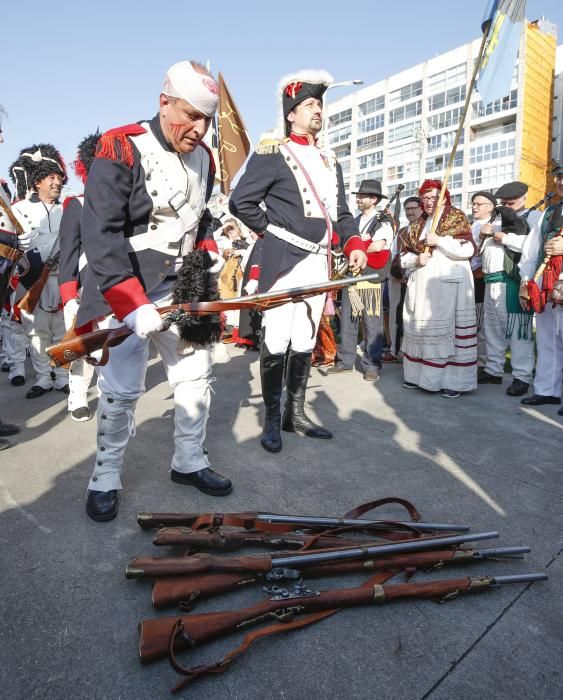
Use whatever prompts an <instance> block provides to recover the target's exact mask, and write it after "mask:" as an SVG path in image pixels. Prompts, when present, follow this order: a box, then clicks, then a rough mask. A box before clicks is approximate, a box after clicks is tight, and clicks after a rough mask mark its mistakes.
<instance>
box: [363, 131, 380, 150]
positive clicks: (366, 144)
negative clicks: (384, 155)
mask: <svg viewBox="0 0 563 700" xmlns="http://www.w3.org/2000/svg"><path fill="white" fill-rule="evenodd" d="M378 146H383V132H382V131H380V132H379V134H372V135H371V136H364V137H363V138H361V139H358V140H357V141H356V150H357V151H360V152H361V151H369V150H370V148H377V147H378Z"/></svg>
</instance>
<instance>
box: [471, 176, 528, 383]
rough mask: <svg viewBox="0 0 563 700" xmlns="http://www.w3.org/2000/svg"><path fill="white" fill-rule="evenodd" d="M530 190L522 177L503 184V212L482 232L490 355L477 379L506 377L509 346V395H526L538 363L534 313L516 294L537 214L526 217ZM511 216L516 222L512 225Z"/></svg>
mask: <svg viewBox="0 0 563 700" xmlns="http://www.w3.org/2000/svg"><path fill="white" fill-rule="evenodd" d="M527 192H528V186H527V185H526V184H525V183H524V182H508V183H506V184H504V185H502V187H499V189H498V190H497V192H496V198H497V200H500V202H501V210H503V213H502V215H501V212H499V215H498V216H497V217H496V218H495V220H494V221H492V222H486V223H484V224H483V225H482V226H481V232H480V237H481V239H482V245H481V257H482V270H483V274H484V280H485V295H484V330H485V338H486V347H487V350H486V354H487V359H486V363H485V367H484V369H481V370H480V371H479V374H478V379H477V381H478V382H479V384H500V383H502V377H503V375H504V363H505V355H506V351H507V350H508V349H510V352H511V364H512V383H511V384H510V386H509V387H508V389H507V390H506V393H507V394H508V395H509V396H522V395H523V394H525V393H526V392H527V391H528V388H529V385H530V382H531V381H532V377H533V371H534V363H535V357H534V345H533V339H532V317H531V314H530V313H528V312H526V311H524V310H523V309H522V308H521V306H520V303H519V300H518V289H519V282H520V276H519V273H518V262H519V261H520V255H521V253H522V248H523V247H524V243H525V240H526V236H527V234H528V231H529V230H530V227H529V225H528V224H532V222H535V221H536V217H535V216H531V215H530V219H531V220H530V221H529V222H526V219H527V218H528V210H527V209H526V206H525V205H526V194H527ZM519 217H520V218H519ZM509 219H511V220H512V223H513V225H510V227H509V225H508V220H509ZM519 224H520V225H519ZM509 229H510V230H509Z"/></svg>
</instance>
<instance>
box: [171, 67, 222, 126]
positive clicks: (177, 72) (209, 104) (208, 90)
mask: <svg viewBox="0 0 563 700" xmlns="http://www.w3.org/2000/svg"><path fill="white" fill-rule="evenodd" d="M162 92H163V93H164V94H165V95H168V96H169V97H179V98H181V99H184V100H186V102H189V103H190V104H191V105H192V107H195V108H196V109H197V110H198V111H200V112H201V113H202V114H205V115H206V116H207V117H211V116H213V114H215V110H216V109H217V102H218V100H219V89H218V87H217V83H216V82H215V81H214V80H213V78H212V77H211V76H210V75H206V74H203V73H198V72H197V71H196V70H195V69H194V67H193V66H192V64H191V63H190V62H189V61H180V63H175V64H174V65H173V66H171V67H170V68H169V69H168V71H167V72H166V75H165V76H164V85H163V86H162Z"/></svg>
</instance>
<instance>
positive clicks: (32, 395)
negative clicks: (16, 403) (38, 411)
mask: <svg viewBox="0 0 563 700" xmlns="http://www.w3.org/2000/svg"><path fill="white" fill-rule="evenodd" d="M48 391H53V387H52V386H50V387H49V388H48V389H44V388H43V387H42V386H39V385H38V384H35V385H34V386H32V387H31V389H30V390H29V391H28V392H27V394H26V395H25V398H26V399H37V398H39V397H40V396H43V394H46V393H47V392H48Z"/></svg>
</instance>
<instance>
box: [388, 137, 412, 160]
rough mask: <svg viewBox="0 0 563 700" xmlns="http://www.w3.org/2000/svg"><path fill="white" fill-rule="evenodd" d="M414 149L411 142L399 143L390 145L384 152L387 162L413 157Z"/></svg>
mask: <svg viewBox="0 0 563 700" xmlns="http://www.w3.org/2000/svg"><path fill="white" fill-rule="evenodd" d="M414 151H415V148H414V144H413V143H412V142H411V143H400V144H399V145H398V146H391V147H390V148H388V149H387V151H386V152H385V153H386V156H387V162H389V161H396V160H402V161H405V160H409V159H411V158H413V157H414V155H415V153H414Z"/></svg>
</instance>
